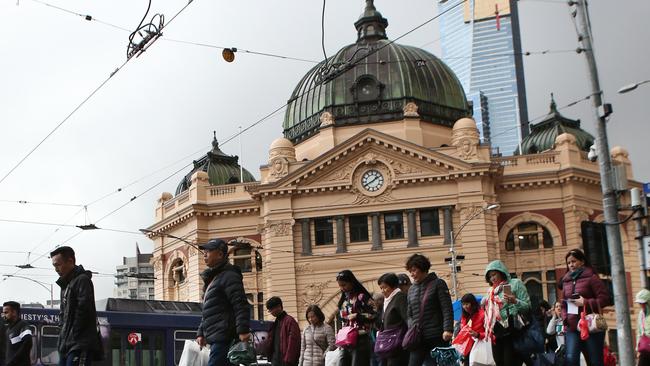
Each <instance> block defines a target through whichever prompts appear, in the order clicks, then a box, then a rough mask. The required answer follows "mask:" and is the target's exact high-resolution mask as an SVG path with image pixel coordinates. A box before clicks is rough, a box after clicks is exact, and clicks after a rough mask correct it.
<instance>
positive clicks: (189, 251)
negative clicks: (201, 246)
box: [187, 247, 199, 258]
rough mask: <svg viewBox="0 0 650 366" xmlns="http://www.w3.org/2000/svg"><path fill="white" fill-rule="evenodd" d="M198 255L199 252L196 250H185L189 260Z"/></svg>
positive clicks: (190, 248)
mask: <svg viewBox="0 0 650 366" xmlns="http://www.w3.org/2000/svg"><path fill="white" fill-rule="evenodd" d="M198 253H199V251H198V250H196V248H194V247H189V248H188V249H187V254H188V256H189V257H190V258H192V257H195V256H196V255H197V254H198Z"/></svg>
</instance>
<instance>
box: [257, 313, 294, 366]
mask: <svg viewBox="0 0 650 366" xmlns="http://www.w3.org/2000/svg"><path fill="white" fill-rule="evenodd" d="M278 324H280V325H279V326H280V352H281V353H282V362H283V363H284V364H285V365H297V364H298V360H299V359H300V338H301V335H300V327H299V326H298V322H296V320H295V319H294V318H293V317H291V315H289V314H287V313H284V315H283V316H280V319H276V320H275V322H274V323H273V325H272V326H271V329H270V330H269V338H268V339H267V340H266V347H265V348H266V351H267V355H268V357H269V359H272V358H273V335H274V334H275V333H274V331H275V327H277V326H278Z"/></svg>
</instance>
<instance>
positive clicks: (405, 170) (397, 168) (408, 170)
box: [391, 161, 423, 176]
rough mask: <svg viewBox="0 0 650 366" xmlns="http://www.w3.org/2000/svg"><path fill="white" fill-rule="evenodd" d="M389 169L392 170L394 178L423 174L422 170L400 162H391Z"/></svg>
mask: <svg viewBox="0 0 650 366" xmlns="http://www.w3.org/2000/svg"><path fill="white" fill-rule="evenodd" d="M391 167H392V168H393V171H394V172H395V175H396V176H400V175H405V174H415V173H422V172H423V170H422V169H420V168H418V167H415V166H413V165H410V164H405V163H402V162H400V161H391Z"/></svg>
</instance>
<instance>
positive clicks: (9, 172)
mask: <svg viewBox="0 0 650 366" xmlns="http://www.w3.org/2000/svg"><path fill="white" fill-rule="evenodd" d="M35 1H36V0H35ZM191 3H192V0H190V1H188V3H187V4H185V6H183V7H182V8H181V10H179V11H178V13H176V14H175V15H174V16H173V17H172V18H171V19H170V20H169V22H167V23H166V24H164V25H163V26H162V27H161V28H160V30H159V32H160V34H161V35H162V31H163V30H164V29H165V28H167V26H169V24H170V23H171V22H173V21H174V19H176V17H177V16H178V15H179V14H180V13H181V12H183V10H185V9H186V8H187V7H188V6H189V5H190V4H191ZM73 13H74V12H73ZM75 14H76V13H75ZM157 39H158V37H154V38H153V39H151V41H150V42H148V43H147V44H146V45H145V48H144V49H142V50H141V52H144V51H145V50H146V49H147V48H149V47H151V46H152V45H153V44H154V43H155V42H156V40H157ZM130 60H131V57H129V58H127V59H126V60H125V61H124V62H123V63H122V64H121V65H120V66H119V67H118V68H116V69H115V70H114V71H113V72H111V73H110V74H109V76H108V78H106V80H104V81H103V82H102V83H101V84H99V86H97V87H96V88H95V89H93V91H92V92H91V93H90V94H89V95H88V96H87V97H86V98H85V99H84V100H83V101H82V102H81V103H79V105H77V106H76V107H75V108H74V109H73V110H72V112H70V113H69V114H68V115H67V116H66V117H65V118H64V119H63V120H62V121H61V122H59V124H57V125H56V126H55V127H54V129H52V130H51V131H50V132H49V133H48V134H47V135H45V137H44V138H43V139H42V140H41V141H39V142H38V143H37V144H36V146H34V147H33V148H32V149H31V150H30V151H29V152H28V153H27V155H25V156H24V157H23V158H22V159H20V160H19V161H18V163H16V165H14V166H13V167H12V168H11V169H10V170H9V171H8V172H7V173H6V174H5V175H4V176H3V177H2V178H1V179H0V184H2V182H4V181H5V180H6V179H7V178H8V177H9V176H10V175H11V173H13V172H14V171H15V170H16V169H17V168H18V167H19V166H20V165H22V163H23V162H24V161H25V160H27V158H29V156H30V155H32V154H33V153H34V151H36V149H38V148H39V147H40V146H41V145H42V144H43V143H44V142H45V141H46V140H47V139H48V138H49V137H50V136H52V135H53V134H54V132H56V131H57V130H58V129H59V128H60V127H61V126H62V125H63V124H64V123H65V122H67V121H68V119H70V117H72V115H74V114H75V112H77V111H78V110H79V109H80V108H81V107H82V106H83V105H84V104H86V102H87V101H88V100H90V98H92V97H93V96H94V95H95V94H96V93H97V92H98V91H99V90H100V89H101V88H103V87H104V85H106V83H108V81H109V80H111V78H113V76H115V74H117V73H118V72H119V71H120V70H122V68H124V66H126V64H127V63H128V62H129V61H130Z"/></svg>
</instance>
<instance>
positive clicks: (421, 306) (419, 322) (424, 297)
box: [418, 279, 437, 324]
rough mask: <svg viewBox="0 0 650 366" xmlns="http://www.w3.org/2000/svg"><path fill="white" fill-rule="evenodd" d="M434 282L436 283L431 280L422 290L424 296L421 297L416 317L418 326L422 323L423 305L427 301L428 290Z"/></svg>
mask: <svg viewBox="0 0 650 366" xmlns="http://www.w3.org/2000/svg"><path fill="white" fill-rule="evenodd" d="M435 281H437V279H434V280H431V281H430V282H429V284H428V285H427V287H426V289H425V290H424V296H423V297H422V301H420V314H419V316H418V324H421V323H422V314H423V313H424V304H425V303H426V301H427V294H429V290H430V289H431V286H433V283H434V282H435Z"/></svg>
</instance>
